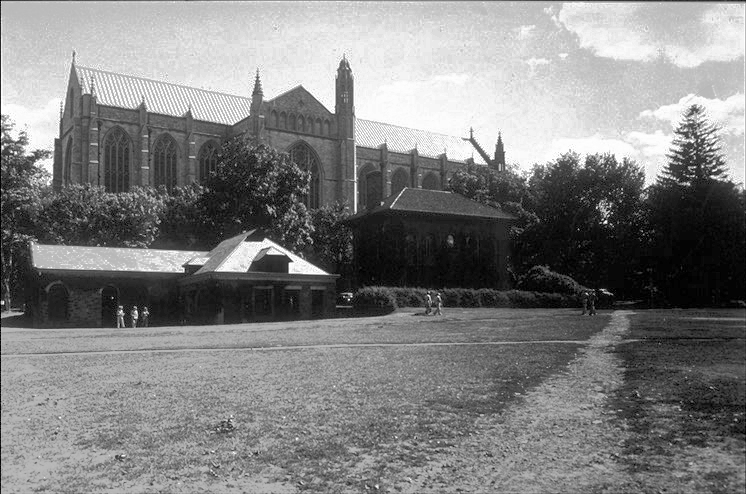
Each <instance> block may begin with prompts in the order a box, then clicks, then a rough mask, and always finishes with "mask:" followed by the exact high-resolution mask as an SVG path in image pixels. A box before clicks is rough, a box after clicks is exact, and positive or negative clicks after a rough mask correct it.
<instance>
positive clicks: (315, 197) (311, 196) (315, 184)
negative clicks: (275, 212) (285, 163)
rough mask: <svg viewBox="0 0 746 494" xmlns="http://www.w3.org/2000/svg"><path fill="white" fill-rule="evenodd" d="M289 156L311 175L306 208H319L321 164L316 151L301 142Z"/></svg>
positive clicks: (289, 151) (293, 148) (291, 149)
mask: <svg viewBox="0 0 746 494" xmlns="http://www.w3.org/2000/svg"><path fill="white" fill-rule="evenodd" d="M288 154H289V155H290V159H291V160H292V161H293V163H295V164H296V165H298V166H300V167H301V168H303V169H304V170H306V171H307V172H309V173H310V174H311V183H310V187H309V191H308V197H306V198H305V203H306V206H308V207H309V208H310V209H316V208H318V207H319V203H320V194H321V191H320V185H321V182H320V179H319V172H320V169H321V164H320V163H319V158H318V156H317V155H316V153H315V152H314V150H313V149H311V146H309V145H308V144H306V143H305V142H299V143H298V144H296V145H294V146H293V147H292V148H290V149H289V150H288Z"/></svg>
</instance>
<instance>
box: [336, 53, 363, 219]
mask: <svg viewBox="0 0 746 494" xmlns="http://www.w3.org/2000/svg"><path fill="white" fill-rule="evenodd" d="M334 114H335V116H336V117H337V138H338V139H339V168H338V176H337V177H335V178H336V179H337V197H347V198H349V199H348V203H349V205H350V206H351V207H352V208H353V210H354V209H355V208H356V207H357V195H358V190H357V168H356V166H355V162H356V160H355V79H354V77H353V76H352V69H351V68H350V62H348V61H347V57H346V56H344V55H343V56H342V60H341V61H340V62H339V67H338V68H337V80H336V105H335V107H334Z"/></svg>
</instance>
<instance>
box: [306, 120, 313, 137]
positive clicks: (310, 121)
mask: <svg viewBox="0 0 746 494" xmlns="http://www.w3.org/2000/svg"><path fill="white" fill-rule="evenodd" d="M306 130H307V131H308V133H309V134H313V133H314V129H313V118H309V119H308V129H306Z"/></svg>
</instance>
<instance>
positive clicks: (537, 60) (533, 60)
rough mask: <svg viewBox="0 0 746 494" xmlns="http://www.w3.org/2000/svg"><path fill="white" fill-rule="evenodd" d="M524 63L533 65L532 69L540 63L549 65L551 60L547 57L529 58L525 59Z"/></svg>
mask: <svg viewBox="0 0 746 494" xmlns="http://www.w3.org/2000/svg"><path fill="white" fill-rule="evenodd" d="M523 63H525V64H526V65H528V66H529V67H531V70H534V69H535V68H536V67H538V66H539V65H549V63H550V62H549V60H547V59H546V58H529V59H528V60H524V61H523Z"/></svg>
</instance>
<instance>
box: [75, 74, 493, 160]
mask: <svg viewBox="0 0 746 494" xmlns="http://www.w3.org/2000/svg"><path fill="white" fill-rule="evenodd" d="M73 67H74V68H75V73H76V75H77V77H78V81H79V82H80V84H81V87H82V89H83V92H84V93H90V92H91V82H93V83H94V85H95V91H96V100H97V102H98V104H100V105H106V106H113V107H119V108H128V109H131V110H134V109H137V108H138V107H139V106H140V103H141V102H142V101H143V98H144V99H145V106H146V107H147V109H148V111H149V112H152V113H160V114H162V115H169V116H172V117H183V116H184V114H185V113H186V112H187V110H189V108H190V105H191V111H192V117H193V118H194V119H195V120H202V121H205V122H214V123H219V124H223V125H234V124H236V123H238V122H240V121H241V120H243V119H245V118H246V117H248V116H249V113H250V110H251V98H250V97H245V96H237V95H233V94H227V93H220V92H217V91H209V90H206V89H199V88H195V87H190V86H184V85H181V84H175V83H173V82H166V81H157V80H154V79H146V78H144V77H136V76H133V75H127V74H118V73H116V72H109V71H106V70H101V69H95V68H91V67H84V66H81V65H74V66H73ZM298 88H302V86H296V87H295V88H293V89H290V90H288V91H286V92H284V93H282V94H280V95H279V96H276V97H274V98H272V99H269V100H265V102H271V101H273V100H276V99H278V98H280V97H282V96H284V95H285V94H287V93H289V92H292V91H294V90H296V89H298ZM304 90H305V89H304ZM306 92H307V91H306ZM309 94H310V93H309ZM312 96H313V95H312ZM314 99H315V98H314ZM317 101H318V100H317ZM319 104H321V106H323V107H324V108H326V106H324V105H323V104H322V103H321V102H319ZM327 111H328V110H327ZM355 141H356V145H357V146H361V147H367V148H371V149H377V148H378V147H379V146H381V145H382V144H383V143H384V142H385V143H386V145H387V146H388V148H389V150H390V151H393V152H397V153H409V152H410V151H412V149H414V148H415V147H416V148H417V152H418V153H419V154H420V156H425V157H428V158H437V157H438V156H440V155H441V154H443V153H444V152H445V153H446V155H447V156H448V159H449V160H451V161H462V162H464V161H466V160H467V159H469V158H474V162H475V163H478V164H482V165H484V164H486V163H485V162H484V160H483V159H482V157H481V156H480V155H479V153H477V152H476V150H475V149H474V147H473V146H472V145H471V143H470V142H468V141H465V140H463V139H462V138H461V137H455V136H449V135H445V134H438V133H435V132H429V131H427V130H418V129H411V128H408V127H400V126H398V125H391V124H387V123H381V122H375V121H373V120H364V119H361V118H358V119H357V120H356V124H355Z"/></svg>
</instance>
